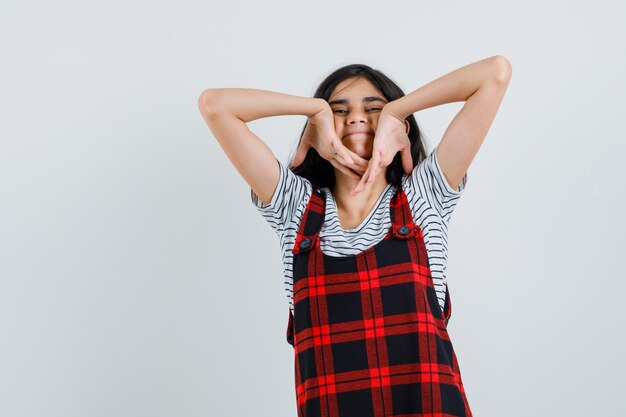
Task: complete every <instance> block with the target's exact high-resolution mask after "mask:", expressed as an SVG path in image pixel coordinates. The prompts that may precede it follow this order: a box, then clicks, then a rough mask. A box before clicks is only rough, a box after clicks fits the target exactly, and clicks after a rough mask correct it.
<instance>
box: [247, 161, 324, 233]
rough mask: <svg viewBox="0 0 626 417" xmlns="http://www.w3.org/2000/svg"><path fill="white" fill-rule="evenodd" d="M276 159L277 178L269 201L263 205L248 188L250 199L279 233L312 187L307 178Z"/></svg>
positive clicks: (283, 229) (292, 218) (289, 222)
mask: <svg viewBox="0 0 626 417" xmlns="http://www.w3.org/2000/svg"><path fill="white" fill-rule="evenodd" d="M276 161H277V162H278V170H279V179H278V184H277V185H276V189H275V190H274V194H273V195H272V199H271V200H270V202H269V203H268V204H267V205H263V202H262V201H261V200H259V196H258V195H257V194H256V193H255V192H254V191H253V190H252V189H250V199H251V200H252V204H253V205H254V206H255V207H256V209H257V210H258V211H259V212H260V213H261V215H262V216H263V218H264V219H265V220H266V221H267V222H268V224H269V225H270V226H271V228H272V229H273V230H274V231H275V232H276V233H277V234H278V235H281V234H282V233H283V232H284V231H285V229H286V228H288V227H290V225H291V223H292V222H293V220H294V215H295V214H296V212H297V210H298V208H299V207H301V206H302V205H303V204H306V201H307V200H308V197H310V195H311V193H312V190H313V188H312V185H311V182H310V181H309V180H308V179H306V178H304V177H301V176H299V175H296V174H294V173H293V172H292V171H291V170H290V169H288V168H287V167H286V166H285V165H284V164H283V163H282V162H280V161H279V160H278V159H276Z"/></svg>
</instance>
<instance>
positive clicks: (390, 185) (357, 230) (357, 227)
mask: <svg viewBox="0 0 626 417" xmlns="http://www.w3.org/2000/svg"><path fill="white" fill-rule="evenodd" d="M391 187H393V184H392V183H388V184H387V186H386V187H385V189H384V190H383V191H382V192H381V193H380V195H379V196H378V199H377V200H376V203H374V206H372V209H371V210H370V212H369V213H368V214H367V216H365V219H363V221H362V222H361V223H360V224H359V225H358V226H356V227H353V228H352V229H344V228H343V227H342V226H341V222H340V221H339V209H338V208H337V202H336V201H335V197H334V196H333V193H332V192H331V191H330V188H329V187H324V188H325V189H326V191H327V194H328V195H329V196H330V201H331V202H332V204H333V207H334V208H335V215H334V217H335V218H336V219H337V227H338V228H339V231H341V232H343V233H356V232H359V231H360V230H361V229H362V228H363V227H364V226H365V225H366V224H367V223H368V222H369V221H370V219H371V218H372V216H373V215H374V213H375V212H376V210H377V209H378V207H379V206H380V203H381V202H382V200H383V198H384V197H385V196H386V195H387V192H389V189H390V188H391ZM325 211H326V210H325Z"/></svg>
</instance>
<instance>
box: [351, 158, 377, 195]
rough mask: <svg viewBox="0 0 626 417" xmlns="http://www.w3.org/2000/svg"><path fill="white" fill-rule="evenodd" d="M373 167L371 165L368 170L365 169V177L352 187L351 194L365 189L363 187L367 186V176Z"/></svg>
mask: <svg viewBox="0 0 626 417" xmlns="http://www.w3.org/2000/svg"><path fill="white" fill-rule="evenodd" d="M371 169H372V166H371V165H369V166H368V167H367V170H366V171H365V174H363V177H362V178H361V180H360V181H359V182H358V183H357V184H356V185H355V186H354V188H353V189H352V193H351V195H356V194H357V193H360V192H361V191H363V189H364V188H365V184H366V181H367V177H368V175H369V172H370V171H371Z"/></svg>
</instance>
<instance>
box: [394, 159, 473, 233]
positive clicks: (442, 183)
mask: <svg viewBox="0 0 626 417" xmlns="http://www.w3.org/2000/svg"><path fill="white" fill-rule="evenodd" d="M406 180H407V181H408V182H409V186H410V187H412V188H413V189H414V190H416V192H417V193H419V194H421V195H422V196H423V197H424V198H425V199H426V200H427V201H428V202H429V204H430V206H431V207H432V208H433V209H434V210H435V211H436V212H437V213H439V215H440V216H441V217H442V218H443V220H445V221H446V222H447V221H449V220H450V217H451V216H452V212H453V211H454V207H455V206H456V204H457V202H458V201H459V198H460V197H461V195H462V194H463V191H464V190H465V185H466V183H467V172H466V173H465V175H464V176H463V179H462V180H461V182H460V183H459V185H458V186H457V188H455V189H453V188H452V187H450V184H448V180H446V177H445V176H444V175H443V171H442V170H441V166H440V165H439V159H438V158H437V147H435V149H433V150H432V152H431V153H430V154H429V155H428V156H427V157H426V158H425V159H424V160H423V161H422V162H420V163H419V164H418V165H417V166H415V168H413V171H412V173H411V175H410V176H407V178H406Z"/></svg>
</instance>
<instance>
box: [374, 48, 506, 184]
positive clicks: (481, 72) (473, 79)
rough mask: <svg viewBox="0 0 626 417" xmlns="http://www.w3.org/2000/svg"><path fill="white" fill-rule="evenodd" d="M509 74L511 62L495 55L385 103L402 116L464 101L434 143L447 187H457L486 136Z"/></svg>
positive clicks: (502, 95) (393, 111) (394, 112)
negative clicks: (442, 133)
mask: <svg viewBox="0 0 626 417" xmlns="http://www.w3.org/2000/svg"><path fill="white" fill-rule="evenodd" d="M511 74H512V67H511V63H510V62H509V61H508V60H507V59H506V58H505V57H503V56H501V55H496V56H493V57H489V58H486V59H483V60H480V61H477V62H474V63H471V64H469V65H466V66H464V67H461V68H458V69H456V70H454V71H452V72H450V73H448V74H445V75H443V76H441V77H439V78H437V79H436V80H434V81H431V82H429V83H428V84H425V85H423V86H422V87H420V88H418V89H417V90H415V91H413V92H412V93H410V94H407V95H406V96H404V97H401V98H399V99H398V100H395V101H393V102H391V103H389V104H387V106H389V107H388V109H389V110H390V111H391V112H392V113H393V114H397V115H399V117H401V118H404V117H406V116H407V115H409V114H412V113H415V112H418V111H420V110H423V109H427V108H430V107H434V106H438V105H440V104H445V103H452V102H457V101H465V105H464V106H463V107H462V108H461V110H460V111H459V112H458V114H457V115H456V117H455V118H454V119H453V120H452V122H451V123H450V125H449V126H448V128H447V129H446V131H445V133H444V135H443V137H442V139H441V142H440V143H439V144H438V145H437V158H438V160H439V164H440V166H441V170H442V171H443V173H444V176H445V177H446V179H447V181H448V184H449V185H450V188H452V189H456V188H457V187H458V186H459V183H460V182H461V180H462V179H463V176H464V175H465V172H466V171H467V169H468V168H469V166H470V164H471V162H472V160H473V159H474V157H475V156H476V154H477V152H478V149H479V148H480V145H481V144H482V143H483V140H484V139H485V137H486V136H487V132H488V131H489V128H490V126H491V124H492V123H493V120H494V118H495V116H496V113H497V111H498V108H499V107H500V103H501V102H502V99H503V97H504V93H505V92H506V89H507V87H508V84H509V81H510V79H511ZM387 106H385V107H386V108H387Z"/></svg>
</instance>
